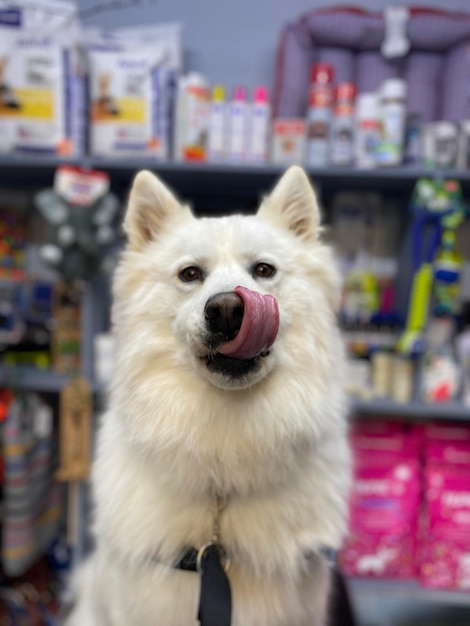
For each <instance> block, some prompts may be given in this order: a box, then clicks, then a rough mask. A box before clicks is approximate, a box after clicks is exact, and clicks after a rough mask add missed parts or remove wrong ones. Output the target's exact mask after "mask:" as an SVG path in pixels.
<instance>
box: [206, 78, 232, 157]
mask: <svg viewBox="0 0 470 626" xmlns="http://www.w3.org/2000/svg"><path fill="white" fill-rule="evenodd" d="M226 146H227V103H226V101H225V89H224V87H222V85H216V86H215V87H214V89H213V90H212V101H211V105H210V113H209V149H208V152H209V161H211V162H212V163H217V162H221V161H224V160H225V158H226Z"/></svg>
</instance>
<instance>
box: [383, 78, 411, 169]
mask: <svg viewBox="0 0 470 626" xmlns="http://www.w3.org/2000/svg"><path fill="white" fill-rule="evenodd" d="M406 93H407V88H406V82H405V81H404V80H402V79H401V78H389V79H388V80H386V81H385V82H384V83H383V85H382V88H381V90H380V121H381V138H380V142H379V145H378V147H377V155H376V161H377V164H378V165H384V166H394V165H400V164H401V163H402V162H403V152H404V146H405V127H406Z"/></svg>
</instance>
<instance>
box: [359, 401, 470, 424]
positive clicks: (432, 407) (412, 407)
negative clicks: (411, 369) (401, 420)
mask: <svg viewBox="0 0 470 626" xmlns="http://www.w3.org/2000/svg"><path fill="white" fill-rule="evenodd" d="M350 407H351V414H352V415H358V414H360V415H361V416H364V417H374V416H377V415H380V416H384V415H387V416H391V417H403V416H404V417H407V418H412V419H415V420H428V419H436V420H463V421H470V407H466V406H463V405H462V404H460V403H459V402H443V403H442V404H425V403H424V402H419V401H418V400H415V401H413V402H408V403H406V404H399V403H397V402H393V400H389V399H380V398H374V399H372V400H359V399H357V398H352V399H351V401H350Z"/></svg>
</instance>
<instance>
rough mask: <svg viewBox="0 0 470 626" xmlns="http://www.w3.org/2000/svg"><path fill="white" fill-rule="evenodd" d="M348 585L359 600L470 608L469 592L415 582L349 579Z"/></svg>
mask: <svg viewBox="0 0 470 626" xmlns="http://www.w3.org/2000/svg"><path fill="white" fill-rule="evenodd" d="M347 584H348V587H349V589H350V591H351V593H352V594H353V595H354V596H356V597H358V598H360V597H364V596H376V597H383V596H387V598H390V597H393V598H394V599H395V600H396V601H407V600H412V601H414V602H420V601H421V602H427V603H434V604H440V605H452V606H461V607H470V593H469V592H468V591H467V592H465V591H451V590H449V591H447V590H443V589H427V588H425V587H421V585H420V584H419V583H418V582H417V581H413V580H410V581H408V580H406V581H401V580H400V581H398V580H391V579H385V578H383V579H380V578H348V580H347Z"/></svg>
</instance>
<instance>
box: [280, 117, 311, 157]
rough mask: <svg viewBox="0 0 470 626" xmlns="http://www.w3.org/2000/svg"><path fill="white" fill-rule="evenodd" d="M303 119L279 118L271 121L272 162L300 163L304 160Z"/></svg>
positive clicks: (304, 137)
mask: <svg viewBox="0 0 470 626" xmlns="http://www.w3.org/2000/svg"><path fill="white" fill-rule="evenodd" d="M305 132H306V131H305V121H304V120H303V119H289V120H286V119H279V120H274V122H273V138H272V162H273V163H277V164H279V165H292V164H302V163H303V162H304V160H305V141H306V136H305Z"/></svg>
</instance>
